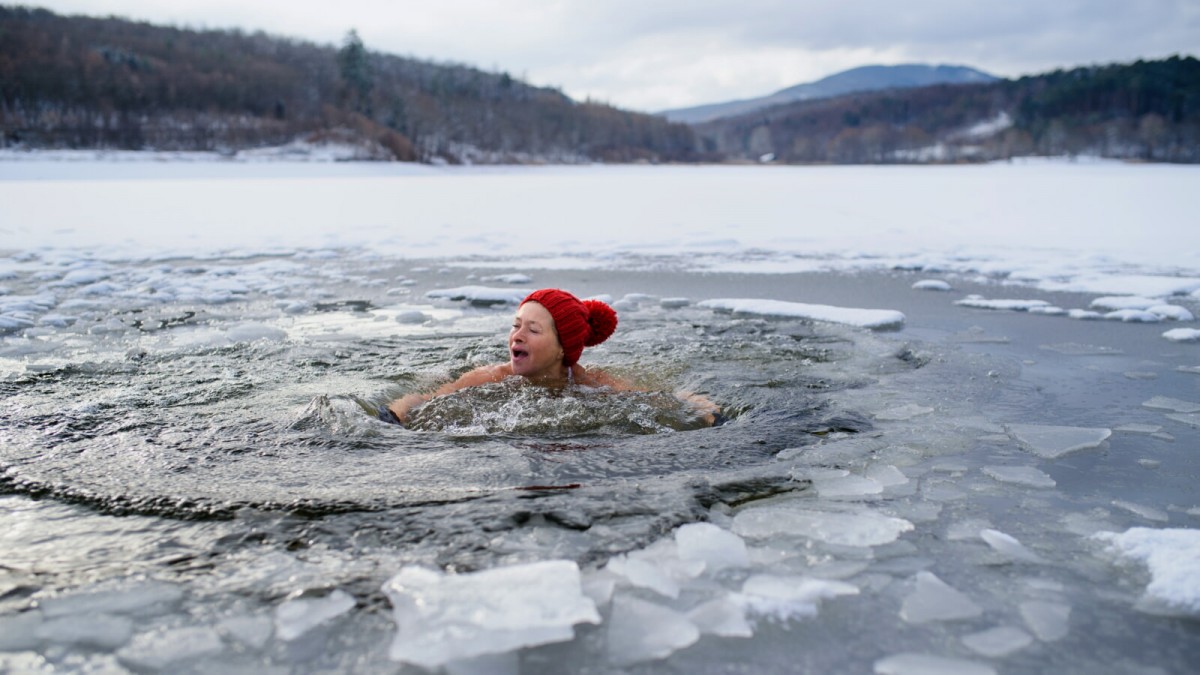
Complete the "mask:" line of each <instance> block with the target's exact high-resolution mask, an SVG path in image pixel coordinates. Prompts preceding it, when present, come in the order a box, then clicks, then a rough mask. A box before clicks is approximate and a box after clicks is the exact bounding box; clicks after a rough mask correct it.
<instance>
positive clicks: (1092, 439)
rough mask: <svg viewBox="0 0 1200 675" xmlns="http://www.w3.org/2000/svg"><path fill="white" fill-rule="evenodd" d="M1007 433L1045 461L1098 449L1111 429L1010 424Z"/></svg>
mask: <svg viewBox="0 0 1200 675" xmlns="http://www.w3.org/2000/svg"><path fill="white" fill-rule="evenodd" d="M1008 432H1009V433H1010V434H1012V436H1013V438H1015V439H1016V440H1017V441H1018V442H1019V443H1021V445H1023V446H1025V449H1027V450H1029V451H1030V452H1032V453H1033V454H1035V455H1037V456H1039V457H1044V458H1046V459H1057V458H1059V457H1062V456H1063V455H1065V454H1067V453H1070V452H1075V451H1077V450H1087V449H1090V448H1095V447H1098V446H1099V445H1100V444H1101V443H1103V442H1104V441H1105V440H1106V439H1108V437H1109V436H1111V435H1112V430H1111V429H1104V428H1087V427H1061V426H1047V425H1041V424H1010V425H1008Z"/></svg>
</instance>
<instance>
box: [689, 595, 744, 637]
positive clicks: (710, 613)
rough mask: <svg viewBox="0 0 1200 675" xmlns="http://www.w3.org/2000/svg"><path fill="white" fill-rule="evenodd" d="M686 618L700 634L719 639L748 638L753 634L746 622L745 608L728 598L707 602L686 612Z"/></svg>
mask: <svg viewBox="0 0 1200 675" xmlns="http://www.w3.org/2000/svg"><path fill="white" fill-rule="evenodd" d="M687 616H688V619H690V620H691V622H692V623H694V624H696V627H697V628H699V629H700V632H701V633H708V634H710V635H720V636H721V637H750V636H752V635H753V634H754V631H753V630H752V629H751V628H750V624H749V623H748V622H747V621H746V610H745V608H744V607H743V606H742V605H740V604H738V603H736V602H734V601H733V600H731V599H730V598H728V597H722V598H715V599H713V600H709V601H708V602H706V603H704V604H702V605H700V606H698V607H696V608H695V609H693V610H692V611H690V612H688V615H687Z"/></svg>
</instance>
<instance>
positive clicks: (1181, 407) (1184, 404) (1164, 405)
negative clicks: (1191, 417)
mask: <svg viewBox="0 0 1200 675" xmlns="http://www.w3.org/2000/svg"><path fill="white" fill-rule="evenodd" d="M1142 407H1144V408H1153V409H1155V410H1170V411H1171V412H1177V413H1194V412H1200V403H1193V402H1192V401H1184V400H1181V399H1177V398H1171V397H1170V396H1155V397H1154V398H1152V399H1150V400H1149V401H1145V402H1143V403H1142Z"/></svg>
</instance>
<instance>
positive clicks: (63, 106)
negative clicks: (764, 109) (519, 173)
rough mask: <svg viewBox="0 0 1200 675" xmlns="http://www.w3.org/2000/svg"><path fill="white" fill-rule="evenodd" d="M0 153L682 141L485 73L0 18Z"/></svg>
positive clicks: (474, 148) (673, 157)
mask: <svg viewBox="0 0 1200 675" xmlns="http://www.w3.org/2000/svg"><path fill="white" fill-rule="evenodd" d="M0 130H2V132H3V135H2V136H0V144H3V145H7V146H14V145H20V146H25V147H40V148H122V149H145V148H154V149H160V150H217V151H235V150H238V149H242V148H249V147H257V146H267V145H278V144H283V143H286V142H288V141H291V140H293V139H295V138H298V137H302V138H310V139H314V140H321V139H323V138H331V137H332V138H338V139H341V140H347V139H349V140H352V141H354V142H356V143H360V144H362V145H363V146H364V148H366V149H369V150H370V151H371V152H373V153H375V154H376V155H377V156H378V157H379V158H382V159H399V160H420V161H436V160H444V161H450V162H455V161H461V160H468V159H474V160H476V161H634V160H647V161H686V160H688V159H691V158H692V157H693V154H694V149H695V147H696V145H695V138H694V135H693V133H692V131H691V129H690V128H688V127H687V126H686V125H683V124H673V123H669V122H667V121H666V120H664V119H662V118H659V117H656V116H652V115H645V114H639V113H633V112H628V111H624V110H619V109H617V108H614V107H612V106H609V105H605V104H600V103H594V102H583V103H579V102H575V101H572V100H571V99H570V98H569V97H567V96H565V95H564V94H563V93H562V92H561V91H558V90H556V89H553V88H547V87H535V86H531V85H529V84H526V83H524V82H521V81H520V80H518V79H516V78H513V77H512V76H510V75H509V74H507V73H493V72H485V71H482V70H479V69H476V68H472V67H469V66H465V65H459V64H442V63H433V62H429V61H422V60H419V59H413V58H405V57H400V56H394V55H388V54H382V53H378V52H374V51H370V50H368V49H367V48H366V46H365V45H364V44H363V43H362V40H361V39H360V38H359V37H358V35H357V34H356V33H354V32H353V31H351V32H349V33H348V34H347V36H346V40H345V42H344V43H343V44H342V45H341V46H340V48H339V47H333V46H321V45H316V44H312V43H308V42H303V41H297V40H291V39H287V38H281V37H275V36H270V35H267V34H265V33H262V32H256V33H245V32H242V31H238V30H187V29H182V28H172V27H163V26H155V25H151V24H148V23H143V22H133V21H128V20H123V19H119V18H115V17H108V18H91V17H80V16H71V17H67V16H60V15H58V14H55V13H53V12H50V11H48V10H44V9H31V8H25V7H0Z"/></svg>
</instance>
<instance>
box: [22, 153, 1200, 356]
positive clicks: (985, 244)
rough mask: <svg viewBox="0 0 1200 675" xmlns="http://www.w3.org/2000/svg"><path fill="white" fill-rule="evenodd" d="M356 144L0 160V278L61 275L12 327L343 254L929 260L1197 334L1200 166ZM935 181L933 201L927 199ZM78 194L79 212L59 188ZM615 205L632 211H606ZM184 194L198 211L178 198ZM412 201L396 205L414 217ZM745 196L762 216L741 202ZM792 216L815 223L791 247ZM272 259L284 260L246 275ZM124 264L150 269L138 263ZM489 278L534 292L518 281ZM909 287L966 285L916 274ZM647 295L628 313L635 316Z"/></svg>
mask: <svg viewBox="0 0 1200 675" xmlns="http://www.w3.org/2000/svg"><path fill="white" fill-rule="evenodd" d="M344 151H345V149H339V148H336V147H333V146H328V147H318V146H312V147H308V146H303V144H302V143H301V144H300V145H296V146H293V147H282V148H276V149H272V150H269V151H265V154H264V156H261V157H259V156H256V155H257V154H258V153H245V154H244V156H239V157H236V158H234V159H232V160H231V159H228V158H217V157H216V156H214V155H209V154H205V153H191V154H189V153H159V154H155V153H124V152H104V153H95V152H64V153H55V152H47V153H26V152H5V153H2V154H0V203H3V204H5V209H4V211H3V213H0V231H4V232H6V233H7V234H6V236H7V237H8V241H9V242H12V243H10V244H7V245H6V248H10V249H14V250H16V251H17V253H16V254H15V255H13V256H12V257H10V258H8V259H6V260H4V261H3V262H2V263H0V278H3V279H11V278H14V276H13V275H14V274H16V270H17V269H18V268H19V269H21V270H22V271H27V270H30V269H32V270H33V271H34V272H35V274H40V275H42V276H43V278H44V279H45V280H46V282H47V286H46V289H45V291H46V292H44V293H41V294H40V295H37V296H13V295H11V294H9V295H0V334H15V333H21V332H24V331H27V330H30V329H34V328H39V327H47V328H55V327H64V326H69V325H70V323H71V322H74V321H78V319H79V316H80V314H81V313H82V312H83V308H84V307H87V306H86V305H83V304H68V303H84V302H86V301H88V300H95V301H96V304H95V305H93V306H92V307H91V309H93V310H94V311H100V310H101V309H102V308H101V307H100V306H99V305H100V304H102V303H103V301H104V300H105V299H108V298H112V297H123V298H138V299H139V300H140V301H143V302H146V303H148V304H150V305H153V304H155V303H158V302H161V301H163V300H171V301H176V302H182V301H188V300H190V301H192V302H194V303H196V304H200V305H215V304H221V303H225V302H232V301H235V300H237V299H239V298H241V297H244V296H246V295H247V294H249V293H254V292H272V293H278V294H281V295H282V294H285V293H286V292H287V291H288V290H289V289H298V288H299V289H305V288H308V286H307V284H304V283H301V282H299V280H298V279H297V275H298V274H300V272H298V271H297V269H295V268H297V267H303V266H302V265H298V264H297V261H300V260H305V259H318V260H319V259H325V258H329V257H331V256H338V257H344V256H347V255H350V256H394V257H397V258H401V259H405V258H408V259H411V258H428V259H433V258H455V259H458V260H464V259H474V260H475V261H476V262H479V263H481V264H486V263H487V262H488V261H489V260H490V261H492V262H494V263H503V261H506V260H508V261H511V260H519V261H520V263H521V265H522V267H524V268H527V269H529V268H539V267H541V268H546V269H566V268H574V269H592V268H605V269H637V268H639V267H653V266H657V265H661V264H663V261H667V260H672V261H673V262H670V263H669V264H672V265H678V266H681V267H682V268H685V269H691V270H697V271H713V272H738V273H749V274H754V273H761V272H778V273H786V272H804V271H814V270H832V271H854V270H860V269H888V268H904V269H911V270H930V271H936V272H937V273H938V274H940V275H947V276H950V277H953V276H955V275H970V276H973V277H979V276H980V275H982V276H984V277H990V278H995V279H1006V280H1007V283H1010V284H1018V285H1025V286H1029V287H1033V288H1037V289H1040V290H1047V291H1073V292H1082V293H1093V294H1099V295H1100V296H1101V297H1099V298H1096V302H1095V303H1094V306H1095V308H1101V310H1102V311H1098V310H1097V309H1095V308H1091V309H1085V308H1080V307H1075V308H1059V307H1055V306H1053V305H1050V304H1048V303H1046V302H1045V301H1043V300H988V299H986V298H983V297H980V296H971V297H969V298H966V299H963V300H960V302H961V303H963V304H964V305H965V306H970V307H983V308H992V309H1010V310H1012V309H1015V310H1023V311H1026V312H1029V313H1039V314H1063V315H1066V316H1070V317H1073V318H1077V319H1094V318H1109V319H1111V320H1120V321H1156V320H1157V321H1192V320H1194V316H1193V314H1192V312H1191V311H1190V310H1189V309H1187V308H1186V307H1184V306H1181V305H1180V304H1178V302H1177V301H1174V300H1173V299H1174V298H1194V297H1195V295H1189V294H1194V293H1195V292H1197V291H1200V240H1198V239H1200V234H1198V233H1197V232H1196V230H1195V228H1194V227H1192V218H1191V205H1190V203H1189V202H1188V200H1187V199H1186V197H1185V195H1186V194H1188V190H1189V189H1190V185H1191V184H1192V183H1193V182H1194V177H1195V173H1196V169H1195V168H1194V167H1180V166H1157V165H1151V166H1136V165H1128V164H1121V163H1115V162H1091V163H1077V164H1069V163H1065V162H1053V161H1027V162H1013V163H1004V164H988V165H981V166H974V167H922V170H920V171H916V170H912V169H909V168H902V167H839V168H837V169H831V168H814V167H774V166H773V167H729V166H720V167H635V166H572V167H486V168H481V167H440V168H439V167H428V166H414V165H405V164H397V163H364V162H344V161H335V160H342V159H345V158H346V155H345V154H344ZM308 160H317V161H308ZM247 179H253V180H247ZM935 185H936V186H937V191H938V193H939V194H940V195H941V197H940V198H939V199H938V200H928V199H923V198H922V197H921V196H920V195H923V194H927V193H928V190H929V189H930V186H935ZM66 193H69V194H70V195H71V198H70V199H63V198H61V195H63V194H66ZM618 193H619V194H622V195H623V198H622V199H609V198H606V197H605V195H608V194H618ZM848 194H871V195H872V199H853V198H850V199H848V198H847V197H846V195H848ZM1011 194H1021V195H1023V196H1024V198H1022V199H1016V200H1014V199H1009V198H1004V199H1005V201H1004V203H1003V208H996V206H997V205H996V204H995V203H993V202H994V200H995V199H998V198H1001V197H999V195H1011ZM727 195H737V199H736V200H734V199H731V198H729V197H728V196H727ZM934 201H936V204H935V203H934ZM186 203H203V204H205V209H183V210H181V209H179V208H178V205H179V204H186ZM397 203H403V204H404V205H405V208H404V211H403V218H402V219H399V217H398V216H397V213H396V208H395V205H396V204H397ZM735 203H737V204H741V203H753V204H755V208H754V209H751V210H746V209H734V208H732V205H733V204H735ZM797 203H801V204H804V217H806V218H810V219H816V220H819V222H821V227H816V228H804V230H803V232H802V233H797V232H796V230H795V222H796V212H795V204H797ZM897 213H902V214H905V215H904V218H903V219H900V220H897V218H896V217H895V214H897ZM664 214H670V215H669V217H668V216H665V215H664ZM814 222H815V221H814ZM564 223H569V225H570V226H569V227H564V226H563V225H564ZM1130 223H1136V224H1137V227H1132V226H1130V225H1129V224H1130ZM331 224H336V227H331ZM1163 242H1169V245H1163ZM261 255H270V256H273V257H272V258H267V259H261V258H259V259H258V261H255V259H256V257H258V256H261ZM218 256H233V257H236V258H239V259H242V260H245V261H247V264H245V265H243V266H238V267H233V266H226V268H225V269H218V268H217V267H215V266H214V268H213V269H211V270H201V273H198V274H197V273H192V272H190V271H189V270H186V269H174V268H173V265H172V262H171V261H173V260H176V259H178V258H180V257H187V258H192V259H204V258H213V259H215V258H217V257H218ZM283 256H292V257H294V260H287V259H285V258H284V257H283ZM129 261H144V262H157V263H158V265H157V266H150V267H145V268H142V269H140V270H137V271H134V270H131V269H130V268H129V267H128V266H127V265H126V263H127V262H129ZM459 264H461V263H459ZM289 266H290V268H289ZM226 273H227V274H228V275H229V278H223V277H224V275H225V274H226ZM414 273H416V270H414ZM480 278H481V279H483V280H485V281H491V282H498V283H502V284H506V285H511V284H526V283H531V282H532V276H531V275H529V274H527V273H512V272H505V273H499V274H496V275H494V276H483V277H480ZM398 281H400V283H401V284H402V285H403V284H404V283H412V280H411V279H407V278H403V277H400V278H398ZM914 288H918V289H934V288H936V289H939V290H949V289H950V288H952V287H951V285H950V282H949V281H947V280H944V279H925V280H922V281H919V282H917V283H916V284H914ZM397 290H403V288H399V289H397ZM307 292H308V293H309V294H313V293H315V292H316V291H315V289H309V290H307ZM523 295H524V294H523V293H520V292H518V291H515V290H514V289H512V288H493V287H489V286H465V287H459V288H446V289H439V290H437V291H434V293H433V294H432V295H431V296H430V297H431V298H434V299H450V298H458V299H459V300H461V301H467V302H469V303H471V304H475V305H482V306H488V305H491V304H513V303H515V302H519V301H520V300H521V299H523V298H522V296H523ZM636 296H637V294H631V295H629V296H626V298H622V299H621V300H619V301H617V304H623V303H634V304H636V303H638V302H639V300H638V299H637V297H636ZM313 300H314V298H313V297H309V298H307V299H305V298H296V297H291V298H288V299H286V300H284V301H283V302H284V303H285V304H284V305H282V306H281V307H282V308H283V310H284V311H285V312H286V313H290V314H304V313H306V312H310V311H312V304H313ZM660 302H661V306H662V307H665V308H680V307H683V306H690V305H695V304H699V305H700V306H703V307H708V308H711V309H717V310H720V311H729V312H734V313H745V314H749V315H760V316H772V315H782V316H789V317H800V318H808V319H812V320H815V321H831V322H837V323H846V324H850V325H855V326H860V327H867V328H875V329H896V328H900V327H902V326H903V324H904V321H905V319H904V316H903V313H902V312H900V311H898V310H896V309H892V308H889V309H859V308H849V307H831V306H828V305H817V304H807V303H779V302H778V301H775V300H771V299H767V298H763V299H723V298H715V299H710V300H703V299H701V300H700V302H698V303H697V302H695V301H692V300H691V299H685V298H664V299H662V300H661V301H660ZM685 303H686V304H685ZM72 307H78V308H80V309H71V308H72ZM1152 317H1157V318H1152ZM413 321H414V322H416V317H415V315H413ZM1163 337H1164V338H1165V339H1167V340H1172V341H1177V342H1196V341H1200V332H1197V331H1196V330H1195V329H1179V328H1176V329H1173V330H1170V331H1166V332H1165V333H1164V334H1163Z"/></svg>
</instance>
